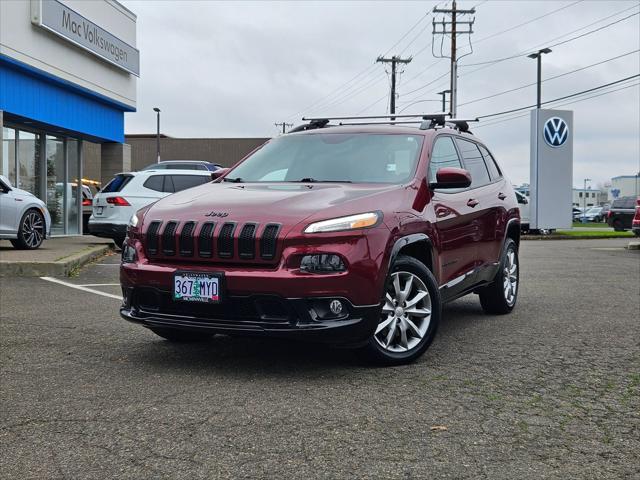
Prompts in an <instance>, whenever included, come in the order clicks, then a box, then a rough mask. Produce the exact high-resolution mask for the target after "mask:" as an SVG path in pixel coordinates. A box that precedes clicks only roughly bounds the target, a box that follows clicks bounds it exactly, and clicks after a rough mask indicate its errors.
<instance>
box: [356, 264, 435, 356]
mask: <svg viewBox="0 0 640 480" xmlns="http://www.w3.org/2000/svg"><path fill="white" fill-rule="evenodd" d="M383 302H384V304H383V307H382V311H381V312H380V320H379V322H378V325H377V327H376V330H375V332H374V334H373V335H372V337H371V338H370V339H369V342H368V343H367V345H366V346H365V347H363V348H362V349H361V353H363V354H364V355H365V356H366V357H367V358H368V359H369V360H371V361H374V362H375V363H379V364H384V365H402V364H405V363H410V362H413V361H414V360H416V359H417V358H418V357H420V356H421V355H422V354H423V353H424V352H425V351H426V350H427V348H429V345H431V342H432V341H433V339H434V337H435V335H436V331H437V329H438V324H439V322H440V316H441V302H440V292H439V290H438V285H437V282H436V280H435V278H434V276H433V274H432V273H431V272H430V271H429V269H428V268H427V267H426V266H425V265H424V264H423V263H422V262H420V261H418V260H416V259H415V258H413V257H407V256H399V257H398V258H397V259H396V261H395V262H394V263H393V266H392V267H391V269H390V270H389V274H388V276H387V281H386V284H385V295H384V298H383Z"/></svg>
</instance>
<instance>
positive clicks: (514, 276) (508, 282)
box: [502, 248, 518, 306]
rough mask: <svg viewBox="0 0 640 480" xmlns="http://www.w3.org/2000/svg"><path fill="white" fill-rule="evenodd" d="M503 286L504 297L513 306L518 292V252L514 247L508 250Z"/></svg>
mask: <svg viewBox="0 0 640 480" xmlns="http://www.w3.org/2000/svg"><path fill="white" fill-rule="evenodd" d="M502 287H503V290H504V299H505V300H506V302H507V304H508V305H509V306H512V305H513V304H514V303H515V301H516V294H517V292H518V260H517V259H516V252H515V250H514V249H513V248H510V249H509V250H508V251H507V258H506V260H505V263H504V271H503V281H502Z"/></svg>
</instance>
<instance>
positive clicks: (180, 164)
mask: <svg viewBox="0 0 640 480" xmlns="http://www.w3.org/2000/svg"><path fill="white" fill-rule="evenodd" d="M168 168H170V169H173V170H209V171H210V172H215V171H216V170H218V169H220V168H222V165H219V164H217V163H211V162H205V161H201V160H167V161H165V162H159V163H152V164H151V165H147V166H146V167H144V168H143V169H142V170H164V169H168Z"/></svg>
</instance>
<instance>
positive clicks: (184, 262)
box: [120, 117, 520, 364]
mask: <svg viewBox="0 0 640 480" xmlns="http://www.w3.org/2000/svg"><path fill="white" fill-rule="evenodd" d="M327 123H328V122H327V121H326V120H325V121H312V122H311V123H310V124H305V125H303V126H301V127H298V128H297V129H294V130H297V133H289V134H286V135H282V136H279V137H277V138H274V139H272V140H271V141H269V142H268V143H266V144H265V145H263V146H262V147H261V148H260V149H258V150H256V151H255V152H253V153H252V154H250V155H249V156H248V157H246V158H245V159H244V160H243V161H242V162H240V163H239V164H237V165H236V166H235V167H233V168H232V169H230V170H224V171H222V172H221V173H220V178H219V179H218V180H217V183H216V182H214V183H210V184H206V185H202V186H199V187H195V188H193V189H191V190H188V191H184V192H180V193H176V194H175V195H172V196H171V197H167V198H165V199H161V200H159V201H157V202H155V203H154V204H153V205H150V206H148V207H145V208H142V209H141V210H139V211H138V212H137V214H136V215H135V216H134V217H133V218H132V219H131V222H130V225H129V228H128V238H127V239H126V240H125V243H124V248H123V253H122V264H121V268H120V280H121V284H122V291H123V305H122V306H121V309H120V313H121V315H122V316H123V318H125V319H126V320H129V321H132V322H135V323H138V324H141V325H143V326H145V327H147V328H149V329H150V330H152V331H153V332H155V333H156V334H158V335H160V336H162V337H164V338H166V339H169V340H172V341H189V340H201V339H202V338H203V337H206V336H210V335H213V334H215V333H225V334H231V335H233V334H255V335H270V336H282V337H285V336H286V337H297V338H301V339H309V340H316V341H324V342H330V343H333V344H339V345H342V346H348V347H354V348H357V349H358V350H359V351H360V352H362V353H364V354H366V355H368V356H369V358H371V359H373V360H376V361H379V362H383V363H386V364H401V363H406V362H409V361H412V360H414V359H416V358H418V357H419V356H420V355H421V354H422V353H423V352H424V351H425V350H426V349H427V348H428V347H429V345H430V344H431V342H432V340H433V338H434V336H435V334H436V329H437V328H438V323H439V322H440V317H441V307H442V304H443V303H445V302H449V301H451V300H454V299H456V298H459V297H461V296H463V295H467V294H470V293H476V294H478V296H479V299H480V304H481V306H482V308H483V310H484V311H485V312H487V313H490V314H507V313H509V312H511V310H512V309H513V308H514V306H515V304H516V299H517V295H518V287H519V283H518V278H519V268H518V265H519V263H518V247H519V240H520V214H519V209H518V203H517V202H516V197H515V193H514V191H513V188H512V186H511V182H510V181H509V180H508V179H507V178H506V177H505V176H504V175H503V173H502V169H501V168H500V167H499V166H498V164H497V163H496V161H495V160H494V157H493V156H492V154H491V153H490V152H489V149H488V148H487V147H486V146H485V145H484V144H483V143H482V141H481V140H479V139H478V137H476V136H474V135H471V134H469V133H465V130H466V127H465V125H466V124H464V123H461V122H458V123H456V124H449V123H447V124H446V125H445V123H444V122H443V121H439V120H438V118H437V117H434V119H433V121H432V122H428V121H425V122H423V124H422V125H421V126H420V128H412V127H406V126H387V125H385V126H380V125H375V126H372V125H365V126H331V125H327ZM418 123H419V122H418ZM436 126H437V127H438V128H435V127H436ZM265 178H266V179H268V180H265Z"/></svg>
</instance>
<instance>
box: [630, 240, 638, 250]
mask: <svg viewBox="0 0 640 480" xmlns="http://www.w3.org/2000/svg"><path fill="white" fill-rule="evenodd" d="M627 249H628V250H640V240H633V241H631V242H629V245H627Z"/></svg>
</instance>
